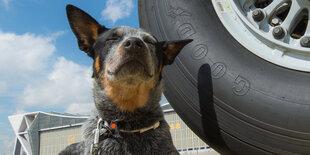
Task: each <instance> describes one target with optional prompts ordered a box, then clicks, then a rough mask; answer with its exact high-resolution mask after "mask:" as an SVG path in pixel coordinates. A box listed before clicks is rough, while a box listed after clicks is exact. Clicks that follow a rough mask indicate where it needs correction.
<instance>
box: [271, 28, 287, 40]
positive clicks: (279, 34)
mask: <svg viewBox="0 0 310 155" xmlns="http://www.w3.org/2000/svg"><path fill="white" fill-rule="evenodd" d="M272 35H273V37H274V38H276V39H282V38H283V37H284V35H285V32H284V30H283V28H282V27H280V26H277V27H275V28H273V30H272Z"/></svg>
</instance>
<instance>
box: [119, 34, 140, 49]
mask: <svg viewBox="0 0 310 155" xmlns="http://www.w3.org/2000/svg"><path fill="white" fill-rule="evenodd" d="M123 45H124V48H125V49H127V50H129V49H139V48H142V47H143V46H144V43H143V42H142V40H141V39H139V38H136V37H131V38H128V39H127V40H126V41H125V42H124V43H123Z"/></svg>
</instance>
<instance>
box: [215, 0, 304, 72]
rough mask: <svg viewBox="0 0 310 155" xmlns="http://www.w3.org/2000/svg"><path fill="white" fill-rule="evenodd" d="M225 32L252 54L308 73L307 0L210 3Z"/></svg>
mask: <svg viewBox="0 0 310 155" xmlns="http://www.w3.org/2000/svg"><path fill="white" fill-rule="evenodd" d="M212 2H213V5H214V8H215V10H216V12H217V15H218V16H219V18H220V20H221V21H222V23H223V25H224V26H225V27H226V29H227V30H228V31H229V32H230V33H231V34H232V36H233V37H234V38H235V39H236V40H237V41H238V42H239V43H241V44H242V45H243V46H244V47H245V48H247V49H248V50H249V51H251V52H252V53H254V54H256V55H257V56H260V57H261V58H263V59H265V60H267V61H269V62H272V63H274V64H277V65H280V66H283V67H286V68H290V69H294V70H299V71H306V72H310V20H308V19H309V16H310V1H309V0H212Z"/></svg>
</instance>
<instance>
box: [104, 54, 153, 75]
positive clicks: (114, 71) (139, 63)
mask: <svg viewBox="0 0 310 155" xmlns="http://www.w3.org/2000/svg"><path fill="white" fill-rule="evenodd" d="M107 73H108V75H109V76H118V77H119V76H133V75H136V76H147V77H149V78H151V77H153V73H152V69H151V67H150V65H149V63H147V62H146V61H145V60H140V59H137V58H128V59H126V60H124V61H121V62H120V63H118V64H117V65H115V66H114V67H111V68H107Z"/></svg>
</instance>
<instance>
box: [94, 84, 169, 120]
mask: <svg viewBox="0 0 310 155" xmlns="http://www.w3.org/2000/svg"><path fill="white" fill-rule="evenodd" d="M93 89H94V90H93V93H94V101H95V106H96V111H97V113H98V116H99V117H101V118H102V119H104V120H107V121H113V120H121V121H125V122H135V121H143V120H144V121H145V120H146V119H148V120H149V121H151V122H153V121H157V120H159V119H161V118H163V114H162V110H161V107H160V105H159V101H160V99H161V93H162V83H161V82H158V83H157V84H156V86H155V87H154V88H152V89H151V90H150V95H149V98H148V100H147V102H146V104H145V105H144V106H143V107H141V108H138V109H136V110H135V111H133V112H128V111H123V110H120V109H119V107H118V106H117V104H115V103H114V102H113V101H112V100H111V99H109V97H108V96H107V94H106V90H105V89H104V88H103V87H102V86H101V85H100V83H99V81H96V80H95V81H94V88H93ZM145 116H148V118H145Z"/></svg>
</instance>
